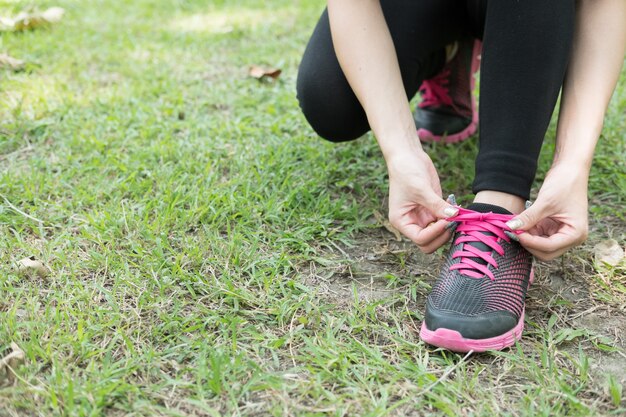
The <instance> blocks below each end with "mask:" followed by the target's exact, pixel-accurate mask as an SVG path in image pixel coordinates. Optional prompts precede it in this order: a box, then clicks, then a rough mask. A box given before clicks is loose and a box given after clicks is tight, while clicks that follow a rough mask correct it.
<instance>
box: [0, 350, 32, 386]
mask: <svg viewBox="0 0 626 417" xmlns="http://www.w3.org/2000/svg"><path fill="white" fill-rule="evenodd" d="M25 359H26V354H25V353H24V351H23V350H22V349H20V347H19V346H18V345H17V344H16V343H11V352H10V353H9V354H8V355H6V356H5V357H4V358H2V359H0V380H2V379H5V378H6V379H7V380H8V381H9V382H12V381H13V380H15V376H16V375H15V370H16V369H17V368H18V366H20V365H21V364H23V363H24V361H25Z"/></svg>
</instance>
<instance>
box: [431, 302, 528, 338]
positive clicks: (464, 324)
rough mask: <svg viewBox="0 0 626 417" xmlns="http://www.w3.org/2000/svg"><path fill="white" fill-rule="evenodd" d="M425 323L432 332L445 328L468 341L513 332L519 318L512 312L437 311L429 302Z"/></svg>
mask: <svg viewBox="0 0 626 417" xmlns="http://www.w3.org/2000/svg"><path fill="white" fill-rule="evenodd" d="M424 321H425V322H426V327H427V328H428V329H429V330H431V331H435V330H437V329H440V328H444V329H449V330H454V331H457V332H459V333H460V334H461V336H463V337H464V338H466V339H489V338H492V337H497V336H500V335H502V334H505V333H506V332H508V331H511V330H512V329H513V328H515V326H516V325H517V323H518V321H519V318H518V317H516V316H515V314H513V313H512V312H510V311H491V312H488V313H482V314H477V315H465V314H461V313H459V312H454V311H450V310H440V309H437V308H435V307H434V306H432V304H431V303H430V302H427V303H426V315H425V318H424Z"/></svg>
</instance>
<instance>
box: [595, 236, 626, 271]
mask: <svg viewBox="0 0 626 417" xmlns="http://www.w3.org/2000/svg"><path fill="white" fill-rule="evenodd" d="M593 253H594V255H595V259H596V264H598V265H602V264H608V265H611V266H616V265H617V264H619V263H620V262H621V261H622V260H623V259H624V257H625V256H626V255H625V254H624V249H622V247H621V246H620V244H619V243H617V241H616V240H615V239H607V240H604V241H602V242H600V243H598V244H597V245H596V246H595V247H594V248H593Z"/></svg>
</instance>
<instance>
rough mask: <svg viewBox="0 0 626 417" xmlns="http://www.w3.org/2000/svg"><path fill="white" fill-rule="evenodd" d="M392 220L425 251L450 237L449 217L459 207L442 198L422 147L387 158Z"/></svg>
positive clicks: (435, 173) (431, 250) (439, 244)
mask: <svg viewBox="0 0 626 417" xmlns="http://www.w3.org/2000/svg"><path fill="white" fill-rule="evenodd" d="M387 170H388V172H389V222H390V223H391V225H392V226H393V227H395V228H396V229H398V230H399V231H400V233H402V234H403V235H404V236H406V237H408V238H409V239H411V240H412V241H413V242H415V244H416V245H417V246H418V247H419V248H420V250H421V251H422V252H424V253H432V252H434V251H435V250H437V249H438V248H439V247H440V246H442V245H443V244H445V243H446V242H447V241H448V239H449V238H450V233H449V232H448V231H447V230H446V225H447V224H448V222H447V221H445V220H443V219H445V218H447V217H451V216H454V215H455V214H456V213H457V212H458V209H457V208H455V207H454V206H452V205H450V204H449V203H447V202H446V201H445V200H444V199H443V198H441V184H440V183H439V176H438V175H437V170H436V169H435V166H434V165H433V162H432V161H431V159H430V157H429V156H428V155H427V154H426V153H425V152H424V151H422V150H419V151H416V152H412V153H405V154H402V155H398V156H394V157H393V158H388V159H387Z"/></svg>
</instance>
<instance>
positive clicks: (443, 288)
mask: <svg viewBox="0 0 626 417" xmlns="http://www.w3.org/2000/svg"><path fill="white" fill-rule="evenodd" d="M485 206H487V205H482V207H480V208H481V209H486V208H493V209H494V210H497V211H499V212H500V213H494V212H493V211H492V212H489V213H480V212H477V211H474V210H471V209H460V210H459V214H458V215H457V216H455V217H454V218H451V219H449V220H451V221H456V222H457V223H458V226H457V230H456V233H455V235H454V239H453V243H452V246H451V248H450V251H449V253H448V256H447V259H446V261H445V263H444V265H443V267H442V270H441V274H440V277H439V279H438V280H437V282H436V283H435V285H434V287H433V289H432V292H431V294H430V295H429V296H428V300H427V303H426V318H425V321H426V326H427V327H428V329H430V330H436V329H437V328H440V327H443V328H447V329H451V330H456V331H458V332H459V333H461V334H462V335H463V337H465V338H470V339H482V338H489V337H494V336H498V335H501V334H502V333H504V332H506V331H507V330H510V329H511V328H513V327H514V326H515V324H516V323H517V322H518V321H519V319H520V318H521V316H522V314H523V311H524V300H525V297H526V291H527V289H528V285H529V280H530V275H531V269H532V256H531V254H530V253H529V252H528V251H526V250H525V249H524V248H523V247H522V246H521V245H520V244H519V243H518V242H516V241H515V240H513V239H511V238H510V237H509V236H508V235H507V234H505V233H504V231H509V232H510V229H508V227H506V225H505V222H506V221H508V220H509V219H510V218H512V217H513V216H512V215H511V214H510V213H509V214H504V213H503V211H504V212H506V211H505V210H504V209H502V208H500V207H497V206H488V207H485ZM471 207H472V206H470V208H471ZM506 213H508V212H506Z"/></svg>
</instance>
